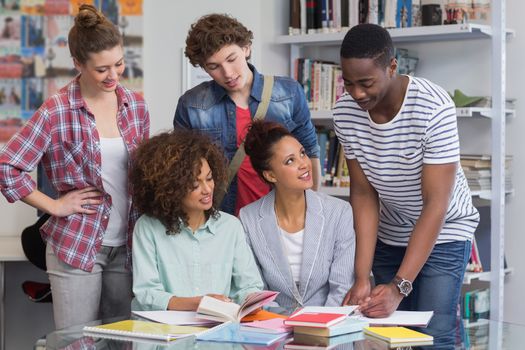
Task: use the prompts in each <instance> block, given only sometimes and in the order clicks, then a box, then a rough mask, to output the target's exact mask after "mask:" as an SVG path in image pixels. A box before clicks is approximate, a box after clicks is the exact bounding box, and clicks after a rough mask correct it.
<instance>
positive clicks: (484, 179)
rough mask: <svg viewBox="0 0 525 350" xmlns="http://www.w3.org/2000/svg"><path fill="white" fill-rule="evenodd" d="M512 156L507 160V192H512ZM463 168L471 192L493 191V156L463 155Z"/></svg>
mask: <svg viewBox="0 0 525 350" xmlns="http://www.w3.org/2000/svg"><path fill="white" fill-rule="evenodd" d="M511 165H512V156H507V157H506V158H505V191H511V190H512V177H511V171H510V169H511ZM461 167H462V168H463V172H464V173H465V177H466V178H467V181H468V185H469V187H470V190H471V191H490V190H491V179H492V171H491V156H490V155H486V154H462V155H461Z"/></svg>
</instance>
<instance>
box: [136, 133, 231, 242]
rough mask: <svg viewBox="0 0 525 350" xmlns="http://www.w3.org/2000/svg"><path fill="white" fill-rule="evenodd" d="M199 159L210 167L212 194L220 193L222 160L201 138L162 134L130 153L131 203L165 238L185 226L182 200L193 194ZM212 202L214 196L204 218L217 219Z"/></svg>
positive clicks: (223, 174)
mask: <svg viewBox="0 0 525 350" xmlns="http://www.w3.org/2000/svg"><path fill="white" fill-rule="evenodd" d="M202 159H206V161H207V162H208V164H209V165H210V169H211V171H212V174H213V180H214V182H215V189H214V194H217V193H218V191H224V188H225V184H226V176H227V175H226V174H227V169H226V158H225V157H224V154H223V152H222V150H221V149H219V147H218V146H216V145H215V144H213V143H212V142H211V140H210V139H209V138H208V137H207V136H206V135H204V134H201V133H198V132H196V131H188V130H174V131H171V132H164V133H161V134H159V135H156V136H154V137H152V138H151V139H149V140H147V141H144V142H143V143H142V144H141V145H140V146H139V147H138V149H137V150H136V151H135V152H134V153H133V156H132V166H131V170H130V176H129V181H130V185H131V192H132V195H133V201H134V203H135V205H136V206H137V208H138V210H139V211H140V212H141V213H142V214H146V215H148V216H151V217H154V218H156V219H158V220H159V221H160V222H161V223H162V224H163V225H164V226H165V227H166V234H176V233H178V232H180V230H181V225H188V216H187V214H186V213H185V212H184V210H183V208H182V200H183V198H184V197H185V196H186V195H187V194H188V193H189V192H191V191H192V190H193V184H194V182H195V179H196V178H197V176H199V173H200V171H201V166H202V162H201V161H202ZM216 198H217V196H216V195H214V197H213V206H212V207H211V209H209V210H207V211H206V212H205V214H206V218H209V217H210V216H211V217H215V218H216V217H218V215H219V212H218V210H217V209H216V208H217V205H218V204H219V203H216V202H215V200H216Z"/></svg>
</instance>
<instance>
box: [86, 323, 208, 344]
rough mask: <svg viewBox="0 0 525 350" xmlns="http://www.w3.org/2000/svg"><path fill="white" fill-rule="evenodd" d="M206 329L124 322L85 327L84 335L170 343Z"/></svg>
mask: <svg viewBox="0 0 525 350" xmlns="http://www.w3.org/2000/svg"><path fill="white" fill-rule="evenodd" d="M207 330H208V328H206V327H194V326H177V325H169V324H164V323H156V322H150V321H139V320H124V321H118V322H113V323H108V324H102V325H98V326H86V327H84V328H83V331H84V333H85V334H88V335H96V336H101V337H110V338H111V337H112V336H118V337H129V338H142V339H152V340H162V341H171V340H174V339H179V338H184V337H187V336H190V335H194V334H198V333H201V332H204V331H207Z"/></svg>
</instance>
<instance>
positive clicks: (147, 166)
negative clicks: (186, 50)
mask: <svg viewBox="0 0 525 350" xmlns="http://www.w3.org/2000/svg"><path fill="white" fill-rule="evenodd" d="M225 164H226V162H225V159H224V156H223V154H222V152H221V151H220V150H219V149H218V148H217V146H215V145H213V144H212V143H211V142H210V140H209V139H208V138H207V137H206V136H204V135H202V134H197V133H195V132H192V131H173V132H166V133H162V134H160V135H157V136H155V137H153V138H151V139H150V140H148V141H145V142H144V143H143V144H142V145H141V146H139V148H138V149H137V151H136V152H135V155H134V159H133V167H132V169H131V174H130V182H131V186H132V192H133V198H134V200H135V203H136V205H137V207H138V209H139V210H140V212H141V213H142V214H143V215H142V216H141V217H140V218H139V220H138V221H137V223H136V225H135V230H134V232H133V292H134V294H135V299H134V300H133V303H132V308H133V309H135V310H189V311H192V310H196V309H197V307H198V305H199V302H200V300H201V298H202V296H203V295H209V296H212V297H215V298H217V299H220V300H225V301H230V300H233V301H235V302H237V303H241V302H242V301H243V300H244V299H245V297H246V296H247V295H248V294H249V293H252V292H256V291H259V290H261V289H262V287H263V283H262V280H261V277H260V274H259V271H258V269H257V266H256V264H255V260H254V258H253V255H252V252H251V250H250V248H249V247H248V245H247V243H246V238H245V234H244V230H243V227H242V225H241V223H240V221H239V220H238V219H237V218H236V217H234V216H232V215H229V214H227V213H224V212H220V211H218V210H217V209H216V208H217V207H216V205H217V203H216V202H215V201H214V199H215V196H214V194H215V193H217V191H218V190H222V189H223V188H224V183H225V180H226V167H225Z"/></svg>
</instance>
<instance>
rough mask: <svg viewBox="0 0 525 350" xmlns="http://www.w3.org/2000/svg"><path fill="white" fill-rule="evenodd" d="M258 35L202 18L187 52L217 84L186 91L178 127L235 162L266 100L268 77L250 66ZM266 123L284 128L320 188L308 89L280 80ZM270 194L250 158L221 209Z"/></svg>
mask: <svg viewBox="0 0 525 350" xmlns="http://www.w3.org/2000/svg"><path fill="white" fill-rule="evenodd" d="M252 39H253V33H252V32H251V31H250V30H248V29H247V28H246V27H245V26H244V25H242V24H241V23H240V22H238V21H237V20H236V19H234V18H232V17H230V16H228V15H222V14H210V15H206V16H203V17H201V18H200V19H199V20H198V21H197V22H196V23H194V24H193V25H192V26H191V29H190V31H189V33H188V37H187V38H186V50H185V54H186V56H187V57H188V58H189V60H190V62H191V64H193V65H194V66H201V67H202V68H203V69H204V70H205V71H206V72H207V73H208V74H209V75H210V76H211V77H212V78H213V80H211V81H208V82H204V83H202V84H200V85H198V86H196V87H194V88H193V89H191V90H189V91H187V92H186V93H185V94H184V95H183V96H182V97H181V98H180V99H179V102H178V105H177V110H176V112H175V118H174V120H173V126H174V127H175V128H176V129H177V128H184V129H197V130H201V131H203V132H205V133H207V134H208V135H210V136H211V138H212V139H213V141H214V142H215V143H217V144H218V145H220V146H222V148H223V149H224V151H225V154H226V156H227V158H228V160H231V159H232V158H233V156H234V154H235V152H236V151H237V149H238V147H239V145H240V144H241V143H242V140H243V139H244V137H245V135H246V132H247V126H249V125H250V123H251V121H252V118H253V117H254V115H255V112H256V110H257V108H258V106H259V103H260V102H261V99H262V91H263V85H264V80H263V75H262V74H260V73H259V72H258V71H257V70H256V69H255V67H254V66H253V65H251V64H250V63H248V59H249V58H250V54H251V44H252ZM265 119H266V120H271V121H275V122H278V123H280V124H282V125H284V126H285V127H286V128H287V129H288V130H289V131H290V132H291V133H292V134H293V135H294V136H295V137H296V138H297V139H298V140H299V142H301V144H302V145H303V147H304V148H305V150H306V153H307V154H308V156H309V157H311V158H313V159H312V173H313V177H314V188H317V186H318V184H319V174H320V165H319V146H318V143H317V137H316V134H315V128H314V126H313V124H312V121H311V119H310V111H309V110H308V105H307V102H306V98H305V95H304V91H303V88H302V87H301V86H300V85H299V83H298V82H296V81H295V80H293V79H290V78H287V77H275V79H274V85H273V89H272V94H271V99H270V103H269V106H268V111H267V113H266V116H265ZM268 192H269V187H268V185H267V184H265V183H264V182H263V181H262V180H261V179H260V178H259V177H258V176H257V174H256V172H255V171H254V170H253V168H252V166H251V164H250V161H249V159H248V157H245V159H244V161H243V163H242V165H241V166H240V169H239V170H238V172H237V176H236V178H235V179H234V180H233V181H232V184H231V186H230V188H229V190H228V193H227V194H226V197H225V198H224V200H223V202H222V209H223V210H225V211H227V212H229V213H235V214H237V213H238V212H239V209H240V208H242V207H243V206H245V205H246V204H249V203H251V202H253V201H255V200H256V199H258V198H260V197H262V196H264V195H265V194H267V193H268Z"/></svg>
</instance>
